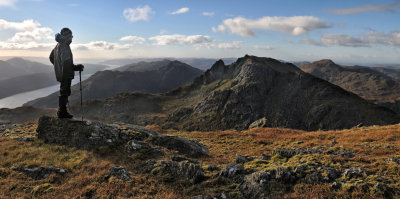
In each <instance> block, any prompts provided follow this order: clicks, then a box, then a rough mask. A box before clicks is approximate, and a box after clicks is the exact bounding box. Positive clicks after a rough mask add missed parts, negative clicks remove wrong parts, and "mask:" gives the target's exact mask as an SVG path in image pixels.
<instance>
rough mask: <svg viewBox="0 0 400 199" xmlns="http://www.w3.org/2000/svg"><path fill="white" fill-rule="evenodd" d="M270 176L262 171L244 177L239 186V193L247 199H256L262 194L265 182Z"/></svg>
mask: <svg viewBox="0 0 400 199" xmlns="http://www.w3.org/2000/svg"><path fill="white" fill-rule="evenodd" d="M270 179H271V176H270V175H269V174H267V173H266V172H264V171H257V172H254V173H252V174H249V175H246V176H245V177H244V179H243V182H242V183H241V184H240V186H239V190H240V192H242V194H243V196H244V197H245V198H248V199H258V198H261V197H262V196H263V194H264V190H265V188H266V186H267V182H268V181H269V180H270Z"/></svg>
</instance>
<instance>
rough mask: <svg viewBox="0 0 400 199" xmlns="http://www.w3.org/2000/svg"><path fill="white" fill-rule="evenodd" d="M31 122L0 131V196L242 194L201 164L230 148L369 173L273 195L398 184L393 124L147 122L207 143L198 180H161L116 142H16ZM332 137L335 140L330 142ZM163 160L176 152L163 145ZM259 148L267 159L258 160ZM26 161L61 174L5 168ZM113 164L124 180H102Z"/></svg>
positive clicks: (277, 161)
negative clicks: (88, 146) (223, 126)
mask: <svg viewBox="0 0 400 199" xmlns="http://www.w3.org/2000/svg"><path fill="white" fill-rule="evenodd" d="M36 127H37V124H36V123H24V124H19V125H17V126H15V127H13V128H9V129H7V130H4V131H3V132H0V198H32V197H33V198H91V197H92V198H188V196H193V195H199V194H204V195H215V194H217V193H221V192H225V193H226V194H227V195H228V196H229V197H231V198H242V197H243V196H242V195H241V193H240V192H239V191H238V186H239V184H238V182H237V181H236V179H228V178H224V177H217V178H212V176H213V175H214V174H216V173H217V172H218V171H209V170H207V167H209V164H214V165H217V166H218V167H220V168H223V167H225V166H226V164H228V163H231V162H234V161H235V157H236V154H240V155H246V156H251V157H254V158H255V159H254V160H252V161H250V162H248V163H245V164H244V165H243V166H244V168H245V173H251V172H253V171H256V170H269V169H273V168H276V167H278V166H280V167H291V168H293V167H296V166H299V165H301V164H304V165H312V164H323V165H327V166H330V167H333V168H336V169H338V170H340V171H341V172H343V171H344V169H345V168H348V167H356V166H359V167H362V168H364V169H365V170H366V171H368V172H370V173H371V174H370V175H366V176H363V177H358V178H353V179H345V178H344V177H342V178H339V179H337V180H336V181H342V182H346V185H345V186H343V187H342V189H339V190H336V191H332V190H331V189H330V184H329V183H320V184H306V183H298V184H295V185H283V184H281V183H279V182H275V181H271V182H269V184H270V185H269V188H270V189H271V190H269V191H270V194H271V195H270V196H271V197H273V198H274V197H278V198H379V197H384V196H383V195H379V194H376V193H374V192H373V190H371V189H368V190H367V191H366V190H361V189H359V188H357V189H355V190H352V191H349V190H348V189H350V188H351V186H352V185H353V184H357V183H360V182H367V183H370V184H376V182H382V181H383V182H385V183H386V184H387V185H388V186H389V187H392V188H397V189H399V188H400V165H399V164H397V163H394V162H387V161H386V159H387V158H389V157H400V150H399V147H400V125H389V126H371V127H361V128H357V129H349V130H340V131H315V132H306V131H300V130H293V129H283V128H256V129H251V130H246V131H242V132H237V131H233V130H228V131H215V132H181V131H174V130H162V129H160V128H158V127H157V126H148V128H149V129H152V130H156V131H158V132H160V133H163V134H172V135H176V136H182V137H187V138H189V139H194V140H199V141H200V142H201V143H203V144H204V145H205V146H207V147H208V148H209V150H210V155H209V156H207V157H200V158H198V159H197V160H198V161H200V162H201V163H202V165H203V168H204V170H205V175H206V176H208V177H210V178H208V179H206V180H205V181H204V182H202V183H200V184H196V185H190V184H187V183H185V182H182V181H176V182H170V181H168V182H166V181H162V180H160V179H159V178H157V177H156V176H152V175H151V174H146V173H143V172H141V171H140V166H139V165H140V164H141V163H142V162H143V161H144V160H146V159H148V158H149V157H144V156H143V155H140V154H137V155H130V156H128V155H126V154H124V153H122V152H121V151H119V149H107V148H104V149H103V148H101V149H98V150H94V151H85V150H78V149H75V148H70V147H65V146H58V145H52V144H46V143H43V142H42V141H41V140H37V139H33V141H20V140H17V138H20V137H29V138H33V137H35V136H36V132H35V130H36ZM333 140H336V142H337V144H336V145H334V146H332V145H331V143H332V141H333ZM281 148H292V149H294V148H318V149H321V150H323V151H328V150H330V151H335V150H336V151H342V150H347V151H352V152H354V153H355V154H356V156H355V157H353V158H348V157H342V156H340V155H331V154H326V153H320V154H318V153H316V154H306V155H295V156H293V157H291V158H284V157H281V156H279V155H274V154H273V151H274V150H275V149H281ZM163 151H164V152H165V154H166V156H165V157H163V158H162V159H170V158H171V156H173V155H176V154H177V152H175V151H169V150H166V149H163ZM262 154H267V155H270V156H271V159H270V160H261V159H259V158H260V156H261V155H262ZM21 164H26V165H38V166H50V165H51V166H56V167H60V168H64V169H66V170H67V172H66V173H65V174H64V175H59V174H52V175H50V176H49V177H48V178H45V179H42V180H34V179H32V178H30V177H27V176H26V175H25V174H23V173H19V172H15V171H13V170H12V169H11V168H12V167H16V166H19V165H21ZM116 165H121V166H123V167H125V168H126V169H127V170H128V171H129V172H130V174H131V177H132V181H128V182H124V181H122V180H119V179H117V178H113V177H112V178H109V179H108V180H106V179H105V175H106V173H107V172H108V170H109V169H110V168H111V167H113V166H116Z"/></svg>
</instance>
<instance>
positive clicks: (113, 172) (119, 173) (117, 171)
mask: <svg viewBox="0 0 400 199" xmlns="http://www.w3.org/2000/svg"><path fill="white" fill-rule="evenodd" d="M112 176H114V177H116V178H118V179H120V180H123V181H129V180H131V176H130V175H129V173H128V171H127V170H126V169H125V168H124V167H121V166H115V167H112V168H111V169H110V171H108V173H107V176H106V179H107V180H108V179H109V178H111V177H112Z"/></svg>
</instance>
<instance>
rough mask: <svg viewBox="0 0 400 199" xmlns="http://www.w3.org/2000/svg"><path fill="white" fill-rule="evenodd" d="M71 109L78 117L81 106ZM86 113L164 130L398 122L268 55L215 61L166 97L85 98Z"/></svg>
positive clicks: (384, 110)
mask: <svg viewBox="0 0 400 199" xmlns="http://www.w3.org/2000/svg"><path fill="white" fill-rule="evenodd" d="M72 110H73V111H74V112H76V113H79V111H80V107H79V106H73V107H72ZM84 110H85V115H86V116H87V117H89V118H92V119H95V120H101V121H106V122H115V121H122V122H127V123H134V124H139V125H147V124H158V125H159V126H162V127H163V128H166V129H171V128H173V129H181V130H190V131H193V130H200V131H209V130H225V129H236V130H243V129H248V128H249V127H250V128H253V127H286V128H294V129H303V130H318V129H344V128H352V127H355V126H357V125H359V124H361V123H362V124H363V125H365V126H369V125H385V124H395V123H399V122H400V116H399V115H396V114H395V113H394V112H393V111H391V110H389V109H387V108H382V107H380V106H378V105H375V104H372V103H370V102H368V101H366V100H364V99H362V98H360V97H359V96H357V95H355V94H353V93H351V92H348V91H346V90H344V89H342V88H340V87H339V86H336V85H334V84H331V83H329V82H327V81H325V80H322V79H320V78H317V77H315V76H313V75H310V74H308V73H305V72H303V71H302V70H300V69H299V68H298V67H297V66H295V65H293V64H290V63H283V62H280V61H278V60H275V59H272V58H264V57H256V56H249V55H246V56H244V57H242V58H239V59H238V60H237V61H236V62H234V63H232V64H230V65H225V64H224V62H223V61H222V60H219V61H217V62H216V63H215V64H214V65H213V66H212V67H211V69H209V70H207V71H206V72H205V73H204V74H203V75H201V76H200V77H198V78H196V79H195V80H194V82H193V83H192V84H190V85H186V86H182V87H179V88H177V89H175V90H172V91H170V92H168V93H165V94H158V95H151V94H140V93H125V94H121V95H118V96H115V97H112V98H108V99H104V100H96V101H87V102H86V103H85V104H84Z"/></svg>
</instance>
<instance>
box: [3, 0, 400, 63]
mask: <svg viewBox="0 0 400 199" xmlns="http://www.w3.org/2000/svg"><path fill="white" fill-rule="evenodd" d="M399 13H400V1H398V0H358V1H357V0H353V1H348V0H335V1H332V0H319V1H318V0H304V1H300V0H297V1H296V0H290V1H289V0H253V1H250V0H248V1H245V0H229V1H224V0H219V1H216V0H213V1H212V0H201V1H200V0H125V1H117V0H114V1H111V0H98V1H93V0H57V1H54V0H53V1H50V0H0V56H33V57H47V56H48V54H49V51H50V50H51V48H52V47H53V46H54V45H55V44H56V43H55V41H54V35H55V34H56V33H57V32H59V31H60V29H61V28H63V27H69V28H70V29H71V30H72V31H73V33H74V41H73V43H72V49H73V53H74V56H75V57H76V58H93V59H111V58H134V57H207V58H222V57H241V56H243V55H245V54H252V55H257V56H265V57H273V58H276V59H283V60H288V61H303V60H306V61H315V60H319V59H325V58H329V59H333V60H334V61H336V62H339V63H354V64H355V63H357V64H374V63H400V56H399V55H400V20H399V19H400V14H399Z"/></svg>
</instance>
